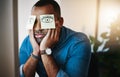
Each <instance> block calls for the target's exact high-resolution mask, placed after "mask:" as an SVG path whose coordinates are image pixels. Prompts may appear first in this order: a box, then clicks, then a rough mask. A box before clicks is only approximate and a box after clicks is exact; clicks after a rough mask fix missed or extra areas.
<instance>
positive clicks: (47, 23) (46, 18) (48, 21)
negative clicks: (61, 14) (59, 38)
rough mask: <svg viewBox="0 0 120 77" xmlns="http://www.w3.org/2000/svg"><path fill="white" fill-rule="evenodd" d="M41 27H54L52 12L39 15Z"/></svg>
mask: <svg viewBox="0 0 120 77" xmlns="http://www.w3.org/2000/svg"><path fill="white" fill-rule="evenodd" d="M40 22H41V29H55V19H54V15H53V14H45V15H40Z"/></svg>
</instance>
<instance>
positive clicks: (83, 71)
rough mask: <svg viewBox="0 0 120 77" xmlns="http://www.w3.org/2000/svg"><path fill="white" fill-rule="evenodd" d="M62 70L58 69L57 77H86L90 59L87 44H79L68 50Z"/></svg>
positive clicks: (89, 47)
mask: <svg viewBox="0 0 120 77" xmlns="http://www.w3.org/2000/svg"><path fill="white" fill-rule="evenodd" d="M69 53H70V54H69V55H68V59H67V61H66V63H65V67H64V69H60V70H59V72H58V74H57V77H87V73H88V67H89V62H90V57H91V46H90V44H89V42H79V43H77V44H75V45H74V46H73V47H71V49H70V52H69Z"/></svg>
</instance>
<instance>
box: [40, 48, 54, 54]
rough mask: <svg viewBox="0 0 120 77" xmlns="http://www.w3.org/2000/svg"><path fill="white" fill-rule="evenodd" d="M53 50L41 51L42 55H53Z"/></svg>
mask: <svg viewBox="0 0 120 77" xmlns="http://www.w3.org/2000/svg"><path fill="white" fill-rule="evenodd" d="M51 53H52V50H51V49H50V48H47V49H46V50H41V55H44V54H46V55H51Z"/></svg>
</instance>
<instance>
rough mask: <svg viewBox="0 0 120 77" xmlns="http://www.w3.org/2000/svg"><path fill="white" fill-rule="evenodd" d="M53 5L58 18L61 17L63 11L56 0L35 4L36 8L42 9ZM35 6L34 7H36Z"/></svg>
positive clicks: (43, 0)
mask: <svg viewBox="0 0 120 77" xmlns="http://www.w3.org/2000/svg"><path fill="white" fill-rule="evenodd" d="M49 4H51V5H52V6H53V8H54V11H55V12H56V13H57V15H58V17H61V9H60V6H59V4H58V3H57V2H56V1H55V0H39V1H38V2H36V3H35V4H34V6H35V7H41V6H45V5H49ZM34 6H33V7H34Z"/></svg>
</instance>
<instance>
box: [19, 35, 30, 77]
mask: <svg viewBox="0 0 120 77" xmlns="http://www.w3.org/2000/svg"><path fill="white" fill-rule="evenodd" d="M30 49H31V47H30V43H29V38H28V37H26V38H25V39H24V41H23V43H22V45H21V47H20V51H19V61H20V62H19V63H20V65H19V69H20V77H24V73H23V66H24V64H25V63H26V61H27V60H28V58H29V56H30V53H31V52H30V51H31V50H30Z"/></svg>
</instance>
